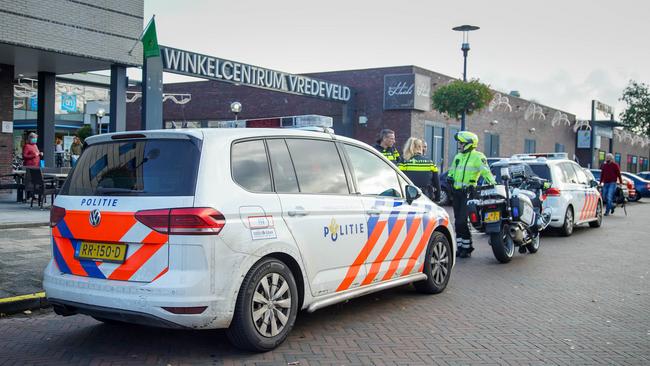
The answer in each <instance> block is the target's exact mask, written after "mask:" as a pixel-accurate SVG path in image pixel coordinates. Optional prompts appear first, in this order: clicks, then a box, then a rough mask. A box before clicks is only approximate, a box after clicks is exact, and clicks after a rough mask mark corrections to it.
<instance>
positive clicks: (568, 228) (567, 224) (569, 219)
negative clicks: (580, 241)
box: [560, 206, 575, 236]
mask: <svg viewBox="0 0 650 366" xmlns="http://www.w3.org/2000/svg"><path fill="white" fill-rule="evenodd" d="M574 225H575V223H574V221H573V208H571V206H569V207H567V209H566V213H565V214H564V224H563V225H562V227H561V228H560V234H562V236H571V234H573V226H574Z"/></svg>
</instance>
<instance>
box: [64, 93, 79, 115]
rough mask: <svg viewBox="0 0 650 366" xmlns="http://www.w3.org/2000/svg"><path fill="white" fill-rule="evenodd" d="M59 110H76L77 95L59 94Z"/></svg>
mask: <svg viewBox="0 0 650 366" xmlns="http://www.w3.org/2000/svg"><path fill="white" fill-rule="evenodd" d="M61 110H62V111H66V112H76V111H77V96H76V95H74V94H70V95H69V94H61Z"/></svg>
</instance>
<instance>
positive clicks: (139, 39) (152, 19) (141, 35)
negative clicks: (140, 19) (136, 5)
mask: <svg viewBox="0 0 650 366" xmlns="http://www.w3.org/2000/svg"><path fill="white" fill-rule="evenodd" d="M154 19H156V14H154V15H153V16H152V17H151V19H149V23H147V26H146V27H144V29H143V30H142V32H141V33H140V37H138V39H137V40H136V41H135V42H134V43H133V46H132V47H131V49H130V50H129V55H130V54H131V52H133V50H134V49H135V46H137V45H138V42H140V41H141V40H142V37H143V36H144V33H145V32H146V31H147V29H149V26H150V25H151V22H153V21H154Z"/></svg>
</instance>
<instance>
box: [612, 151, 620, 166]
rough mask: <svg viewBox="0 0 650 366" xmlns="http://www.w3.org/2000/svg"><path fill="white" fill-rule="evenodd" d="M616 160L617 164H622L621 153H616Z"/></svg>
mask: <svg viewBox="0 0 650 366" xmlns="http://www.w3.org/2000/svg"><path fill="white" fill-rule="evenodd" d="M614 161H616V164H618V165H621V153H616V154H614Z"/></svg>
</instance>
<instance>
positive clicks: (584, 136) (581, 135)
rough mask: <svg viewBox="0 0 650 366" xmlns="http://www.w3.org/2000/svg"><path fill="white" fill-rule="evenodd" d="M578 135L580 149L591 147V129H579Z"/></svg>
mask: <svg viewBox="0 0 650 366" xmlns="http://www.w3.org/2000/svg"><path fill="white" fill-rule="evenodd" d="M576 135H577V136H578V149H589V148H590V147H591V131H589V130H579V131H578V132H576Z"/></svg>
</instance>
